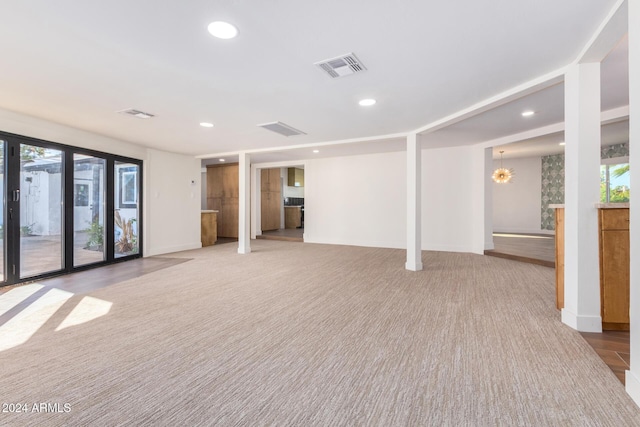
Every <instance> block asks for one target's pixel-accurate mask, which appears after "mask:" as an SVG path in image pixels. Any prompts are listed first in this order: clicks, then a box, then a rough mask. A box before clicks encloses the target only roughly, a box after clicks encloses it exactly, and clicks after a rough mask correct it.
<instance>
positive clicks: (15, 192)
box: [12, 190, 20, 202]
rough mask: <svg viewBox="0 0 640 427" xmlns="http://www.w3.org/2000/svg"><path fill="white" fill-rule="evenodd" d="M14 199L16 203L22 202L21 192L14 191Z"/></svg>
mask: <svg viewBox="0 0 640 427" xmlns="http://www.w3.org/2000/svg"><path fill="white" fill-rule="evenodd" d="M12 193H13V194H12V199H13V201H14V202H19V201H20V190H13V191H12Z"/></svg>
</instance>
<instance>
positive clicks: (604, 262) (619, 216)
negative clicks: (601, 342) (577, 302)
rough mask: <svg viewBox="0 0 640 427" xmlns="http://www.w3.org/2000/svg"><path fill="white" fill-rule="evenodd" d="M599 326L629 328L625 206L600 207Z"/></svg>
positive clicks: (618, 328)
mask: <svg viewBox="0 0 640 427" xmlns="http://www.w3.org/2000/svg"><path fill="white" fill-rule="evenodd" d="M598 222H599V224H600V236H599V237H600V239H599V240H600V310H601V315H602V329H606V330H624V331H628V330H629V209H600V210H599V212H598Z"/></svg>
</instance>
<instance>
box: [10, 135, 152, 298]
mask: <svg viewBox="0 0 640 427" xmlns="http://www.w3.org/2000/svg"><path fill="white" fill-rule="evenodd" d="M141 183H142V162H141V161H140V160H136V159H130V158H125V157H122V156H116V155H111V154H107V153H100V152H96V151H92V150H85V149H82V148H78V147H71V146H66V145H63V144H56V143H51V142H48V141H42V140H36V139H33V138H27V137H21V136H19V135H12V134H5V133H2V132H0V197H2V200H3V206H2V209H1V210H0V225H1V228H0V239H1V244H0V256H1V259H0V260H1V261H2V262H0V286H2V285H7V284H14V283H18V282H23V281H27V280H34V279H38V278H43V277H49V276H53V275H59V274H64V273H70V272H72V271H76V270H80V269H86V268H91V267H95V266H100V265H104V264H107V263H111V262H116V261H125V260H128V259H132V258H137V257H140V256H141V255H142V245H141V242H142V239H141V237H142V236H141V212H142V205H141V201H140V200H139V198H140V195H141Z"/></svg>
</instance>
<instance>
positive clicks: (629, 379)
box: [624, 371, 640, 406]
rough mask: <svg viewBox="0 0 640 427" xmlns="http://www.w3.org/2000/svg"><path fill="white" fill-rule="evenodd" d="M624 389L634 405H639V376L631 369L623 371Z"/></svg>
mask: <svg viewBox="0 0 640 427" xmlns="http://www.w3.org/2000/svg"><path fill="white" fill-rule="evenodd" d="M624 379H625V389H626V390H627V393H628V394H629V396H631V398H632V399H633V401H634V402H636V405H638V406H640V378H638V377H637V376H636V374H634V373H633V372H632V371H625V377H624Z"/></svg>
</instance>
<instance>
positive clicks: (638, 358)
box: [625, 0, 640, 405]
mask: <svg viewBox="0 0 640 427" xmlns="http://www.w3.org/2000/svg"><path fill="white" fill-rule="evenodd" d="M628 5H629V165H630V166H629V170H630V172H629V173H630V175H629V178H630V180H631V183H630V187H631V188H640V75H639V73H640V26H638V22H640V0H629V2H628ZM632 191H633V190H632ZM629 206H630V208H629V221H630V222H629V243H630V245H631V247H630V251H631V255H630V258H631V259H630V261H631V262H630V267H631V268H630V272H629V274H630V280H629V285H630V289H629V293H630V301H629V303H630V304H629V307H630V309H629V317H630V327H631V369H630V370H628V371H627V373H626V381H625V384H626V389H627V393H629V395H630V396H631V397H632V398H633V400H634V401H635V402H636V404H638V405H640V193H638V192H637V191H634V192H633V194H632V195H631V197H630V199H629Z"/></svg>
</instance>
